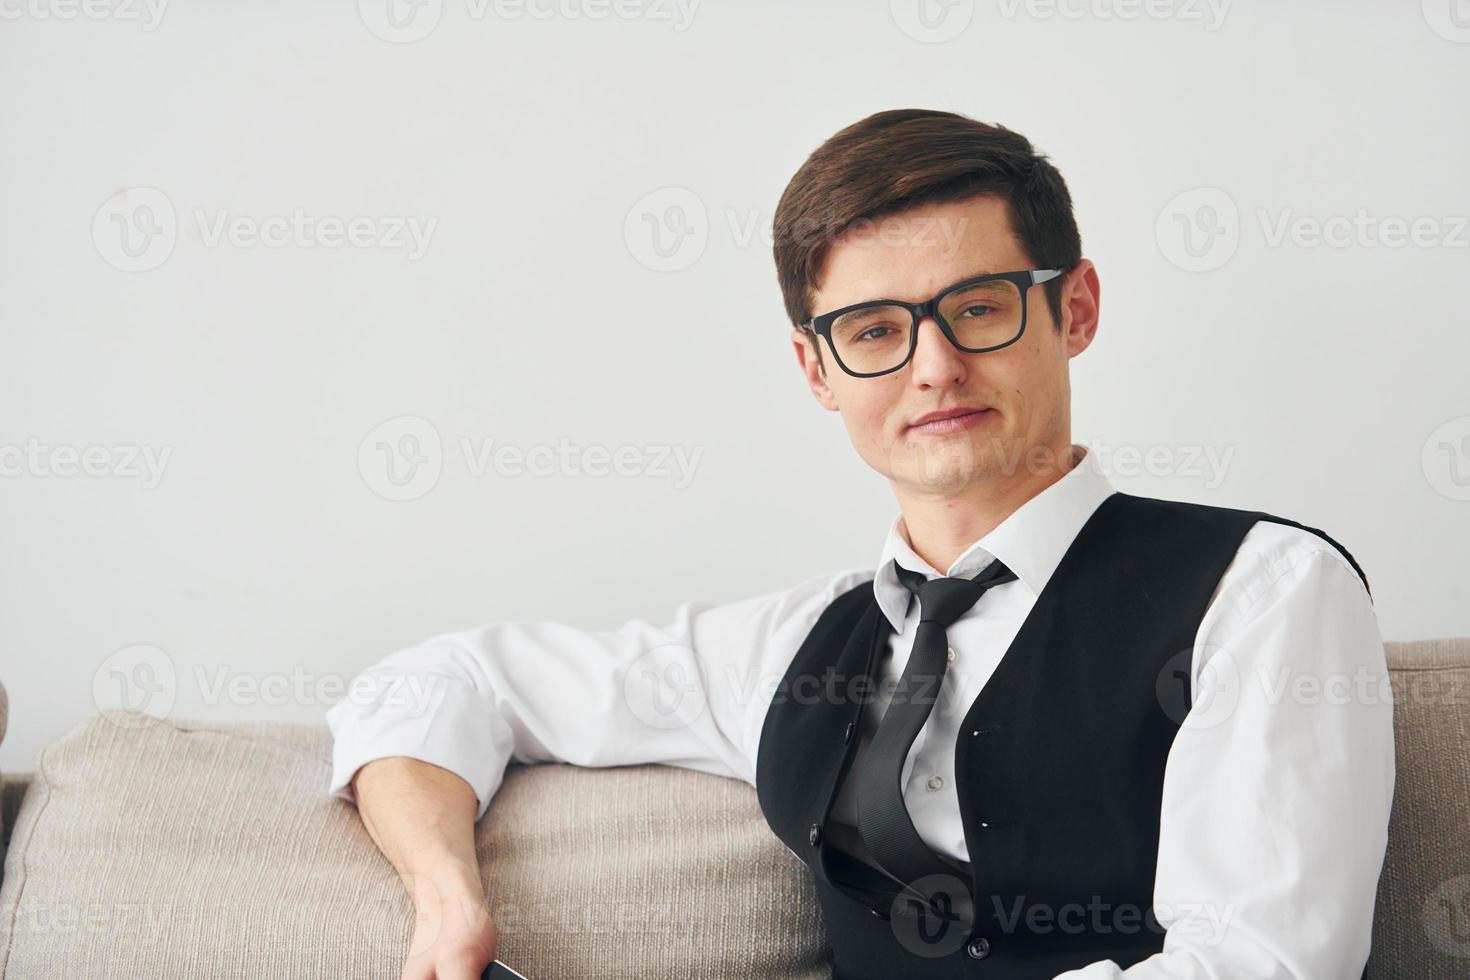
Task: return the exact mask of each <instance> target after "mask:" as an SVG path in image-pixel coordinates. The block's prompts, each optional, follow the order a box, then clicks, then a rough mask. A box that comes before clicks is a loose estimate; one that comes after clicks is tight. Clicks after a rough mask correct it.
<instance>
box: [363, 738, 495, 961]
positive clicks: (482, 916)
mask: <svg viewBox="0 0 1470 980" xmlns="http://www.w3.org/2000/svg"><path fill="white" fill-rule="evenodd" d="M352 789H353V797H354V799H355V801H356V803H357V809H358V812H359V813H360V814H361V816H362V822H363V825H364V826H365V827H366V828H367V831H368V834H369V835H371V837H372V838H373V841H374V842H375V843H376V844H377V845H378V848H379V849H380V850H382V852H383V854H384V855H385V856H386V857H387V858H388V860H389V861H390V862H391V863H392V865H393V867H394V869H395V870H396V871H397V872H398V879H399V881H401V882H402V883H403V887H404V889H405V890H406V891H407V892H408V895H409V897H410V898H411V899H412V900H413V907H414V930H413V943H412V945H411V946H410V947H409V954H408V959H407V961H406V962H405V963H404V966H403V973H402V980H479V977H480V974H481V973H483V972H484V970H485V967H487V966H489V965H490V961H491V960H493V959H495V942H496V940H495V922H494V920H493V919H492V918H491V917H490V907H489V904H488V903H487V901H486V898H485V888H484V885H482V884H481V882H480V868H479V865H478V863H477V859H476V855H475V809H476V800H475V792H474V790H473V789H471V788H470V784H469V783H467V782H465V781H464V779H463V778H461V777H460V776H458V775H456V774H454V773H452V772H450V771H449V770H447V769H443V768H441V767H439V766H436V765H433V764H432V763H428V762H422V761H420V760H418V759H410V758H406V757H403V756H390V757H388V758H384V759H377V760H375V761H373V762H369V763H367V764H366V765H364V766H362V767H361V768H360V769H358V771H357V772H356V773H354V774H353V778H352Z"/></svg>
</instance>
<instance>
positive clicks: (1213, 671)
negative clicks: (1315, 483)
mask: <svg viewBox="0 0 1470 980" xmlns="http://www.w3.org/2000/svg"><path fill="white" fill-rule="evenodd" d="M1273 527H1279V526H1274V525H1273ZM1259 528H1260V526H1259V525H1258V527H1257V528H1256V529H1252V531H1251V532H1250V533H1251V534H1252V535H1256V534H1257V533H1258V530H1259ZM1288 533H1289V534H1299V535H1300V534H1308V533H1309V532H1300V531H1293V532H1282V531H1278V530H1273V529H1267V530H1261V531H1259V535H1260V537H1261V539H1263V540H1267V539H1270V536H1271V535H1273V534H1275V535H1278V538H1277V539H1276V540H1277V541H1281V540H1284V539H1282V538H1281V537H1279V536H1280V535H1282V534H1288ZM1312 539H1313V541H1312V542H1311V543H1303V541H1304V539H1301V538H1298V539H1297V540H1296V542H1294V543H1292V544H1290V545H1289V547H1286V548H1284V549H1283V548H1282V547H1280V546H1277V547H1275V548H1273V549H1269V550H1266V551H1263V552H1258V553H1256V554H1255V556H1254V558H1255V559H1256V563H1255V567H1254V568H1251V569H1245V571H1247V572H1250V573H1251V574H1246V575H1236V576H1234V577H1233V579H1232V580H1233V582H1234V583H1235V584H1234V585H1232V586H1231V587H1230V589H1229V591H1230V593H1231V595H1230V596H1229V598H1228V599H1227V597H1226V588H1225V584H1224V580H1222V589H1221V593H1220V599H1222V600H1226V602H1225V604H1224V605H1223V606H1222V607H1221V609H1219V610H1216V609H1215V608H1214V607H1213V606H1212V613H1213V615H1211V616H1207V623H1213V625H1212V626H1208V627H1207V626H1204V625H1202V628H1201V631H1200V638H1199V639H1200V642H1199V644H1198V646H1197V648H1196V651H1195V653H1196V657H1195V659H1196V664H1195V672H1194V677H1195V679H1196V680H1195V685H1194V702H1193V705H1192V707H1191V709H1190V713H1189V714H1188V715H1187V716H1186V719H1185V721H1184V723H1183V725H1182V726H1181V728H1180V730H1179V733H1178V735H1177V737H1176V739H1175V741H1174V744H1173V746H1172V748H1171V749H1170V753H1169V759H1168V765H1167V768H1166V771H1165V779H1164V795H1163V803H1162V811H1161V825H1160V840H1159V861H1158V869H1157V876H1156V879H1155V888H1154V902H1155V909H1156V912H1157V914H1158V918H1159V921H1160V923H1161V924H1162V925H1164V926H1165V927H1166V928H1167V931H1166V933H1165V937H1164V948H1163V951H1162V952H1160V953H1157V954H1155V955H1154V956H1151V957H1149V958H1148V959H1146V960H1144V961H1142V962H1140V963H1138V964H1136V965H1134V966H1132V967H1130V968H1129V969H1126V970H1121V969H1119V967H1118V966H1117V965H1116V964H1115V963H1114V962H1113V961H1111V960H1108V961H1104V962H1100V963H1093V964H1090V965H1088V966H1087V967H1085V968H1083V969H1080V970H1073V971H1069V972H1067V973H1065V974H1062V975H1061V977H1058V978H1057V980H1118V978H1123V980H1217V978H1220V977H1251V978H1253V980H1345V978H1354V980H1355V978H1357V977H1358V976H1359V975H1360V974H1361V973H1362V970H1363V966H1364V964H1365V963H1366V962H1367V959H1368V952H1369V942H1370V936H1371V932H1372V926H1373V906H1374V900H1375V897H1376V891H1377V882H1378V876H1379V873H1380V871H1381V869H1382V866H1383V856H1384V852H1385V849H1386V847H1387V841H1388V818H1389V809H1390V806H1391V804H1392V800H1393V784H1394V748H1393V706H1392V701H1391V700H1390V692H1389V688H1388V680H1387V677H1388V670H1387V664H1386V663H1385V655H1384V650H1383V641H1382V638H1381V636H1380V634H1379V630H1378V623H1377V618H1376V617H1375V615H1374V612H1373V608H1372V604H1371V600H1370V599H1369V596H1368V594H1367V592H1366V590H1365V589H1364V587H1363V583H1362V581H1361V580H1360V579H1359V578H1358V576H1357V574H1356V573H1355V572H1354V571H1353V570H1352V569H1351V568H1350V567H1349V566H1348V564H1347V563H1346V561H1344V560H1343V559H1342V557H1341V556H1340V555H1339V554H1338V553H1337V552H1336V551H1335V549H1333V548H1332V547H1331V545H1328V544H1326V542H1321V540H1320V539H1319V538H1316V537H1315V536H1312ZM1319 544H1320V547H1319V546H1318V545H1319ZM1227 574H1228V573H1227ZM1201 669H1202V670H1203V673H1201Z"/></svg>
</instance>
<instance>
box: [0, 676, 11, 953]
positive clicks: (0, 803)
mask: <svg viewBox="0 0 1470 980" xmlns="http://www.w3.org/2000/svg"><path fill="white" fill-rule="evenodd" d="M9 718H10V701H9V700H8V699H7V698H6V695H5V685H4V684H0V744H3V743H4V741H5V723H6V722H7V721H8V720H9ZM4 803H5V770H3V769H0V885H3V884H4V883H5V864H4V861H5V838H6V835H5V826H6V824H5V806H4ZM4 962H5V961H4V960H0V964H3V963H4Z"/></svg>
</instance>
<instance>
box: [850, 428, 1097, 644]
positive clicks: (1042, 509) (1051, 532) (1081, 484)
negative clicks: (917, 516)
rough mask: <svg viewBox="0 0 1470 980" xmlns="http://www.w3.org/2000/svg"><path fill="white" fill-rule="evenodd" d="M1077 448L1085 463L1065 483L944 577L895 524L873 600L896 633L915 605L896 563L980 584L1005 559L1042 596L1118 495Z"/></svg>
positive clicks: (899, 522) (1093, 459) (1020, 511)
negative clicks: (1082, 534) (1096, 516)
mask: <svg viewBox="0 0 1470 980" xmlns="http://www.w3.org/2000/svg"><path fill="white" fill-rule="evenodd" d="M1072 448H1073V450H1074V452H1077V451H1080V452H1081V453H1082V454H1083V455H1082V458H1081V459H1080V460H1079V461H1078V462H1077V463H1076V464H1075V465H1074V466H1073V467H1072V468H1071V469H1070V470H1068V471H1067V472H1066V473H1064V474H1063V475H1062V477H1061V479H1059V480H1057V481H1056V482H1055V483H1053V484H1052V485H1051V486H1049V487H1047V488H1046V489H1045V490H1043V491H1041V492H1040V493H1038V494H1037V495H1036V496H1034V497H1032V498H1031V499H1030V500H1028V501H1026V502H1025V503H1024V504H1022V505H1021V506H1020V507H1018V508H1017V509H1016V510H1015V511H1014V512H1013V513H1011V514H1010V516H1008V517H1006V519H1005V520H1003V521H1001V522H1000V524H999V525H998V526H997V527H996V528H995V529H994V530H992V531H991V532H990V533H989V534H987V535H985V536H984V537H982V538H980V540H978V541H976V542H975V543H974V544H972V545H970V547H969V548H967V549H965V551H964V553H963V554H961V555H960V556H959V558H957V559H955V562H954V564H953V565H951V566H950V567H949V569H948V570H946V571H944V572H942V573H941V572H939V571H938V570H936V569H934V568H933V567H931V566H930V565H929V563H928V562H926V561H924V559H922V558H920V557H919V556H918V555H916V554H914V550H913V548H912V546H911V545H910V544H909V540H908V529H907V528H906V527H905V526H904V523H903V514H899V515H898V516H897V517H895V518H894V519H893V522H892V523H891V524H890V525H889V527H888V536H887V539H886V540H885V541H884V543H883V552H882V557H881V558H880V560H879V562H878V571H877V574H876V575H875V576H874V578H873V594H874V597H875V598H876V599H877V601H878V607H879V608H880V609H881V610H882V611H883V614H884V615H885V616H886V617H888V621H889V622H890V623H892V624H893V629H894V631H895V632H902V631H903V623H904V619H905V617H906V616H907V615H908V608H909V602H910V600H911V599H912V593H910V592H909V590H908V589H907V588H905V587H904V585H903V583H902V582H900V581H899V580H898V576H897V575H896V574H895V573H894V571H893V562H894V561H895V560H896V561H897V562H898V563H899V564H900V565H902V566H903V567H904V568H907V569H909V570H911V571H915V572H921V573H923V574H924V575H925V576H928V577H930V578H934V577H938V576H940V575H941V574H942V575H949V576H956V577H963V578H974V577H975V576H976V575H978V574H979V573H980V572H981V571H983V570H984V568H985V566H987V565H989V564H990V563H991V562H992V561H993V560H995V559H996V558H999V559H1000V560H1001V561H1003V562H1005V563H1006V567H1007V568H1009V569H1010V570H1011V571H1013V572H1015V573H1016V577H1017V579H1019V580H1020V582H1021V583H1022V584H1023V585H1025V586H1026V587H1027V588H1028V589H1030V590H1031V593H1032V595H1033V596H1039V595H1041V590H1042V589H1044V588H1045V587H1046V583H1047V582H1048V581H1049V580H1050V579H1051V576H1052V573H1053V572H1054V571H1056V568H1057V565H1058V564H1059V563H1060V562H1061V560H1062V555H1064V554H1066V553H1067V549H1068V548H1070V547H1071V546H1072V541H1073V539H1075V538H1076V537H1077V532H1078V531H1081V530H1082V525H1084V524H1086V523H1087V519H1088V518H1089V517H1091V516H1092V513H1093V511H1095V510H1097V508H1098V505H1099V504H1101V503H1102V502H1103V501H1104V500H1106V499H1107V498H1108V497H1109V496H1110V495H1111V494H1113V493H1114V492H1116V488H1114V487H1113V485H1112V482H1111V481H1110V480H1109V479H1108V476H1107V474H1105V473H1104V472H1103V471H1102V469H1101V468H1100V467H1099V466H1098V462H1097V454H1096V453H1094V452H1091V451H1090V450H1088V448H1087V447H1086V446H1081V445H1077V444H1073V446H1072Z"/></svg>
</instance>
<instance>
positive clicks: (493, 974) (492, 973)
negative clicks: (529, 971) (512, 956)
mask: <svg viewBox="0 0 1470 980" xmlns="http://www.w3.org/2000/svg"><path fill="white" fill-rule="evenodd" d="M480 980H526V978H525V977H523V976H521V975H520V974H519V973H517V972H516V971H514V970H512V969H511V968H510V967H508V966H506V965H505V964H504V963H502V962H500V961H499V960H496V961H495V962H493V963H491V964H490V965H489V966H487V967H485V972H484V973H482V974H480Z"/></svg>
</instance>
